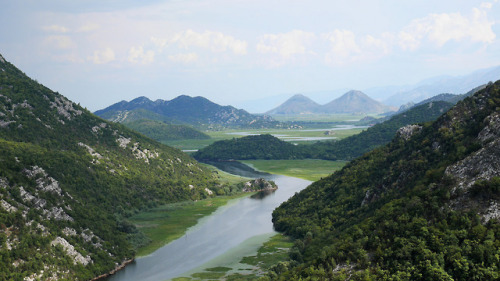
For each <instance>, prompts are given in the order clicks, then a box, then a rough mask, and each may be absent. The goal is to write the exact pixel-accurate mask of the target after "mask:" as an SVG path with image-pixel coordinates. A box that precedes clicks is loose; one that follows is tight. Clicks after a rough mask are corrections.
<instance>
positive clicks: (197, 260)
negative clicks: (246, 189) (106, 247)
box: [108, 162, 311, 281]
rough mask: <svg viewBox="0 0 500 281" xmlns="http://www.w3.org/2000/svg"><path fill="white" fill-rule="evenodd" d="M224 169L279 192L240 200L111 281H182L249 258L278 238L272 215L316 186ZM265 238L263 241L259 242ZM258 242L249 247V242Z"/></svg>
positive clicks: (228, 165) (235, 166)
mask: <svg viewBox="0 0 500 281" xmlns="http://www.w3.org/2000/svg"><path fill="white" fill-rule="evenodd" d="M216 166H218V168H219V169H222V170H225V171H227V172H230V173H232V174H236V175H242V176H245V177H252V178H258V177H263V178H266V179H268V180H273V181H275V182H276V184H277V185H278V189H277V190H276V191H275V192H273V193H271V194H270V195H267V196H253V198H252V197H245V198H240V199H235V200H232V201H230V202H229V203H228V204H227V205H226V206H223V207H221V208H219V209H218V210H217V211H215V212H214V213H213V214H211V215H210V216H207V217H204V218H202V219H200V220H199V222H198V224H197V225H196V226H194V227H192V228H190V229H189V230H188V231H187V232H186V234H185V235H184V236H183V237H181V238H179V239H177V240H174V241H172V242H171V243H169V244H167V245H165V246H163V247H162V248H160V249H158V250H157V251H155V252H154V253H152V254H151V255H149V256H146V257H141V258H138V259H136V260H135V262H133V263H132V264H130V265H128V266H127V267H125V269H123V270H121V271H119V272H117V273H116V274H115V275H114V276H112V277H110V278H109V279H108V280H110V281H136V280H140V281H162V280H169V279H171V278H174V277H177V276H181V275H183V274H186V273H187V272H189V271H192V270H194V269H196V268H200V267H201V266H203V265H204V264H211V265H212V266H218V265H217V264H216V263H215V264H214V260H222V259H223V258H222V257H224V255H228V253H231V259H234V260H240V259H241V258H242V257H243V256H245V255H248V251H245V249H244V248H245V247H248V245H253V247H254V248H255V249H257V248H258V246H259V245H260V244H261V242H264V241H261V240H262V237H264V239H267V238H268V237H270V236H271V235H272V234H273V233H274V230H273V224H272V222H271V214H272V212H273V210H274V209H275V208H276V207H278V206H279V205H280V204H281V203H282V202H284V201H286V200H287V199H288V198H290V197H291V196H292V195H293V194H295V193H296V192H298V191H300V190H302V189H304V188H305V187H306V186H307V185H309V184H310V183H311V182H310V181H306V180H302V179H298V178H293V177H287V176H281V175H271V174H266V173H260V172H257V171H255V170H253V169H251V168H250V167H248V166H246V165H244V164H242V163H239V162H224V163H217V164H216ZM259 237H260V240H259ZM252 240H253V241H254V242H255V241H256V240H257V241H259V243H253V244H252V243H250V242H249V241H252Z"/></svg>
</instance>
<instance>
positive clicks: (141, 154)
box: [132, 142, 160, 164]
mask: <svg viewBox="0 0 500 281" xmlns="http://www.w3.org/2000/svg"><path fill="white" fill-rule="evenodd" d="M132 152H133V153H134V155H135V158H136V159H144V162H146V163H148V164H149V159H151V158H158V157H159V156H160V154H159V153H158V152H156V151H154V152H153V151H150V150H149V149H147V148H145V149H143V150H141V149H140V148H139V143H138V142H136V143H134V147H132Z"/></svg>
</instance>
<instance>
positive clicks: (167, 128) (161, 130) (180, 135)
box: [123, 119, 210, 142]
mask: <svg viewBox="0 0 500 281" xmlns="http://www.w3.org/2000/svg"><path fill="white" fill-rule="evenodd" d="M123 125H125V126H127V127H128V128H130V129H132V130H134V131H136V132H139V133H141V134H143V135H145V136H148V137H150V138H152V139H154V140H156V141H159V142H162V141H169V140H185V139H209V138H210V136H209V135H207V134H205V133H202V132H200V131H198V130H195V129H193V128H191V127H189V126H187V125H174V124H167V123H164V122H160V121H155V120H148V119H140V120H137V121H131V122H127V123H124V124H123Z"/></svg>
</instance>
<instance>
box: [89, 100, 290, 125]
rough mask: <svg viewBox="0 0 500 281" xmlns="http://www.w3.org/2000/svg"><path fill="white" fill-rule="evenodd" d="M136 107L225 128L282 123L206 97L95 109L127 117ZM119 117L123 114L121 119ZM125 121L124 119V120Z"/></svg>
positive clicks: (112, 116) (106, 114)
mask: <svg viewBox="0 0 500 281" xmlns="http://www.w3.org/2000/svg"><path fill="white" fill-rule="evenodd" d="M136 109H144V110H148V111H151V112H154V113H156V114H159V115H162V116H164V117H166V118H168V119H169V120H172V122H179V123H181V124H182V123H184V124H190V125H193V126H196V127H199V128H208V129H220V128H225V127H238V128H240V127H241V128H266V127H276V126H280V125H282V124H280V123H279V122H277V121H274V120H273V119H272V118H271V117H269V116H258V115H252V114H250V113H248V112H246V111H244V110H241V109H236V108H234V107H232V106H221V105H218V104H216V103H213V102H211V101H209V100H208V99H206V98H203V97H190V96H186V95H182V96H178V97H176V98H175V99H173V100H170V101H167V100H156V101H154V102H153V101H151V100H149V99H148V98H146V97H140V98H136V99H134V100H132V101H130V102H126V101H121V102H119V103H116V104H114V105H111V106H109V107H107V108H105V109H102V110H98V111H96V112H95V114H97V115H98V116H102V117H103V118H106V119H108V120H124V118H123V116H125V115H127V114H128V112H130V111H132V110H136ZM118 116H122V117H121V118H119V117H118ZM121 122H123V121H121Z"/></svg>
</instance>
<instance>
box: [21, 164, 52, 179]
mask: <svg viewBox="0 0 500 281" xmlns="http://www.w3.org/2000/svg"><path fill="white" fill-rule="evenodd" d="M23 172H24V174H25V175H26V176H27V177H28V178H34V177H36V175H38V174H42V176H43V177H46V176H47V173H45V170H44V169H42V168H41V167H38V166H32V167H31V170H29V169H24V170H23Z"/></svg>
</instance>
